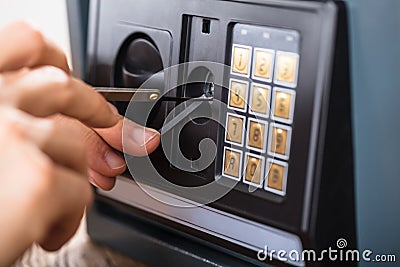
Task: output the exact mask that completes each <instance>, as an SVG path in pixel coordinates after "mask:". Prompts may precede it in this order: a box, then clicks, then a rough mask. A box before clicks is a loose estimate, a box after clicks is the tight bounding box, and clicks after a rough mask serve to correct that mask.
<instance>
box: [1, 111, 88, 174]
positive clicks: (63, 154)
mask: <svg viewBox="0 0 400 267" xmlns="http://www.w3.org/2000/svg"><path fill="white" fill-rule="evenodd" d="M2 112H3V115H4V116H7V118H8V120H11V121H13V123H14V127H16V128H18V131H19V132H21V133H23V134H24V138H25V139H26V140H27V141H30V142H32V143H33V144H35V145H36V146H37V147H38V148H39V149H40V150H42V151H43V152H44V153H45V154H46V155H48V156H49V157H50V158H51V159H52V160H53V161H54V162H56V163H58V164H60V165H62V166H65V167H67V168H70V169H72V170H75V171H76V172H78V173H81V174H82V175H86V174H87V160H86V151H85V147H84V144H83V142H82V141H81V139H80V138H79V135H78V134H76V133H75V134H74V132H73V131H70V130H69V129H68V127H66V126H64V125H57V126H56V125H55V123H54V122H53V121H52V120H49V119H38V118H34V117H31V116H29V115H28V114H24V113H22V112H19V111H17V110H12V109H3V110H2Z"/></svg>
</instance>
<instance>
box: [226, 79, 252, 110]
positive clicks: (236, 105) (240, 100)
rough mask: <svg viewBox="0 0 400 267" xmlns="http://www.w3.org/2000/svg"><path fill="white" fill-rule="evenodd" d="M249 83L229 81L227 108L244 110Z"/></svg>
mask: <svg viewBox="0 0 400 267" xmlns="http://www.w3.org/2000/svg"><path fill="white" fill-rule="evenodd" d="M248 88H249V83H247V82H242V81H238V80H233V79H232V80H231V82H230V88H229V106H230V107H231V108H233V109H238V110H240V111H245V110H246V107H247V105H246V102H247V92H248Z"/></svg>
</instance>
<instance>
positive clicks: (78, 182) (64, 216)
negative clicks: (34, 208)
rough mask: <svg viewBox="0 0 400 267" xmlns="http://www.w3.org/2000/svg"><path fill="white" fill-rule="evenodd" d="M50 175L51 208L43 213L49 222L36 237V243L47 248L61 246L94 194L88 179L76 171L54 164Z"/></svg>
mask: <svg viewBox="0 0 400 267" xmlns="http://www.w3.org/2000/svg"><path fill="white" fill-rule="evenodd" d="M53 175H54V177H52V178H53V179H51V182H50V186H49V188H51V191H52V192H53V193H51V192H50V193H49V194H53V195H52V196H50V195H48V196H46V197H47V198H48V199H52V201H51V203H47V208H48V209H49V210H50V211H51V212H49V213H48V214H46V215H45V216H48V217H47V218H46V219H47V222H49V224H48V229H47V231H46V233H47V234H46V235H45V236H44V238H43V239H42V240H39V244H40V245H41V246H42V247H43V248H44V249H46V250H49V251H55V250H57V249H59V248H61V246H62V245H63V244H65V243H66V242H67V241H68V240H69V239H70V238H71V237H72V236H73V235H74V234H75V232H76V230H77V229H78V227H79V225H80V221H81V220H82V217H83V214H84V211H85V208H86V207H87V205H89V204H90V203H91V201H92V197H93V193H92V190H91V188H90V186H89V183H88V182H87V180H86V179H85V178H84V177H82V176H80V175H79V174H77V173H76V172H74V171H71V170H70V169H67V168H65V167H62V166H56V167H55V168H54V171H53ZM50 197H51V198H50ZM61 207H62V208H61Z"/></svg>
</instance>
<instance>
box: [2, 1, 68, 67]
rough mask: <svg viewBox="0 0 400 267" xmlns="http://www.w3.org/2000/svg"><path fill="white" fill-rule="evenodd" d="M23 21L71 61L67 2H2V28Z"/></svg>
mask: <svg viewBox="0 0 400 267" xmlns="http://www.w3.org/2000/svg"><path fill="white" fill-rule="evenodd" d="M17 19H23V20H25V21H28V22H30V23H31V24H33V25H34V26H35V27H36V28H37V29H39V30H40V31H41V32H43V34H45V35H46V36H47V37H48V38H49V39H50V40H52V41H53V42H55V43H56V44H57V45H58V46H60V47H61V48H62V49H63V50H64V51H65V53H66V54H67V55H68V58H69V60H70V45H69V34H68V22H67V9H66V4H65V0H0V27H3V26H4V25H5V24H7V23H9V22H11V21H14V20H17Z"/></svg>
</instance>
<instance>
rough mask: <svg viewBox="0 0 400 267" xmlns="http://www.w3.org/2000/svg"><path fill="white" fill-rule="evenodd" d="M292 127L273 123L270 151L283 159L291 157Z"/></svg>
mask: <svg viewBox="0 0 400 267" xmlns="http://www.w3.org/2000/svg"><path fill="white" fill-rule="evenodd" d="M291 134H292V129H291V128H290V127H287V126H284V125H277V124H275V125H271V129H270V138H269V149H268V153H269V154H270V155H272V156H274V157H279V158H282V159H288V158H289V152H290V142H291Z"/></svg>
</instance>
